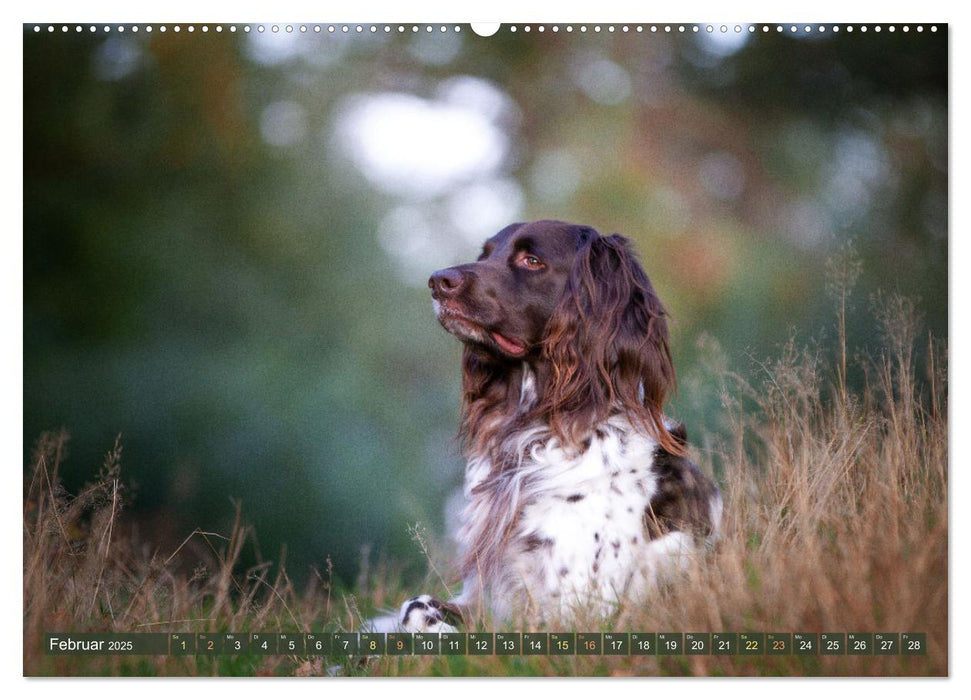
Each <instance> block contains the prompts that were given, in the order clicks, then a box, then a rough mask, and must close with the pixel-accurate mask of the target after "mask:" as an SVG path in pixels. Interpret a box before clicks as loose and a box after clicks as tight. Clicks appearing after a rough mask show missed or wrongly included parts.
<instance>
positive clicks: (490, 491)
mask: <svg viewBox="0 0 971 700" xmlns="http://www.w3.org/2000/svg"><path fill="white" fill-rule="evenodd" d="M428 286H429V287H430V289H431V295H432V299H433V307H434V310H435V313H436V315H437V317H438V320H439V322H440V323H441V325H442V326H443V327H444V328H445V329H446V330H447V331H449V332H450V333H452V334H453V335H454V336H456V337H457V338H458V339H459V340H460V341H462V343H463V345H464V348H463V355H462V402H461V404H462V408H461V428H460V431H459V434H460V436H461V438H462V440H463V444H464V447H465V451H466V453H467V457H468V462H467V466H466V469H465V484H464V496H465V499H466V505H465V509H464V512H463V514H462V525H461V529H460V531H459V533H458V542H459V550H460V555H461V560H460V562H459V564H458V568H459V569H460V572H461V578H462V581H463V588H462V593H461V595H460V596H458V597H457V598H456V599H454V600H452V601H449V602H447V603H446V602H442V601H439V600H436V599H435V598H432V597H431V596H428V595H422V596H418V597H416V598H411V599H409V600H407V601H405V603H404V604H403V605H402V606H401V609H400V610H399V613H398V615H397V619H396V620H395V621H394V624H395V628H396V629H399V630H403V631H411V632H445V631H454V630H455V629H456V625H457V624H460V623H461V621H462V619H463V617H464V618H466V619H468V618H469V616H470V613H471V612H472V611H474V610H479V611H482V610H487V611H490V612H491V613H492V615H493V618H494V620H495V621H497V622H502V621H511V620H513V619H518V620H529V621H531V622H536V623H537V624H539V623H542V622H545V623H549V622H552V621H555V620H558V621H562V622H565V623H568V622H569V621H570V620H575V619H588V618H589V616H590V615H596V616H598V617H601V618H606V617H607V616H609V615H611V614H612V613H613V612H614V611H616V610H617V607H618V605H619V604H620V603H622V602H624V601H637V600H640V599H643V598H644V596H645V595H646V594H647V593H648V591H650V590H651V589H652V587H654V586H656V585H657V583H658V582H659V581H660V580H662V579H663V578H664V577H665V576H668V575H670V574H672V573H676V572H677V571H678V570H679V569H680V568H681V565H683V564H684V563H685V562H686V561H687V560H688V559H690V557H692V556H694V555H695V554H696V553H697V552H699V551H700V550H701V549H702V547H703V545H704V543H705V542H710V541H712V540H713V538H714V537H715V535H716V534H717V529H718V525H719V521H720V519H721V514H722V500H721V496H720V494H719V491H718V489H717V488H716V487H715V485H714V484H713V483H712V481H711V480H710V479H708V478H707V477H706V476H705V475H703V474H702V473H701V472H700V471H699V470H698V468H697V467H696V466H695V465H694V464H692V463H691V462H690V461H689V460H688V459H687V458H686V457H685V450H686V433H685V430H684V427H683V426H682V425H678V424H676V423H674V422H673V421H671V420H669V419H668V418H666V417H665V415H664V413H663V406H664V403H665V399H666V397H667V395H668V393H669V392H670V391H671V390H672V389H673V387H674V384H675V371H674V366H673V363H672V360H671V355H670V351H669V347H668V330H667V321H666V318H667V315H666V312H665V310H664V307H663V306H662V304H661V302H660V300H659V299H658V297H657V294H656V293H655V291H654V288H653V287H652V285H651V283H650V281H649V279H648V277H647V275H646V274H645V273H644V271H643V269H642V268H641V266H640V264H639V263H638V262H637V259H636V258H635V255H634V253H633V252H632V250H631V245H630V243H629V242H628V241H627V240H626V239H625V238H623V237H621V236H619V235H612V236H603V235H601V234H599V233H598V232H597V231H596V230H594V229H593V228H591V227H589V226H580V225H574V224H568V223H564V222H560V221H550V220H543V221H535V222H531V223H516V224H512V225H510V226H507V227H506V228H504V229H502V230H501V231H499V233H497V234H496V235H495V236H493V237H492V238H490V239H489V240H488V241H486V243H485V245H484V247H483V249H482V254H481V255H480V256H479V258H478V260H477V261H476V262H473V263H469V264H465V265H458V266H456V267H450V268H447V269H444V270H440V271H438V272H435V273H434V274H433V275H432V276H431V278H430V279H429V281H428Z"/></svg>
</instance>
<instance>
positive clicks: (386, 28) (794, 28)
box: [34, 24, 937, 35]
mask: <svg viewBox="0 0 971 700" xmlns="http://www.w3.org/2000/svg"><path fill="white" fill-rule="evenodd" d="M759 28H761V31H762V32H763V33H769V32H772V31H775V32H776V33H783V32H787V33H789V34H804V35H805V34H811V33H820V34H822V33H825V32H832V33H839V32H840V31H841V30H844V31H846V32H853V31H860V32H868V31H871V30H872V31H874V32H878V33H879V32H881V31H883V30H884V29H886V31H888V32H891V33H893V32H896V31H897V30H898V29H899V30H900V31H901V32H905V33H906V32H910V31H911V27H910V25H906V24H905V25H902V26H900V27H898V26H896V25H889V26H886V27H883V26H882V25H874V26H867V25H860V26H858V27H855V26H854V25H846V26H845V27H842V28H841V27H840V26H839V25H835V24H834V25H832V26H830V27H826V26H824V25H815V26H813V25H808V24H807V25H802V26H800V25H795V24H791V25H781V24H777V25H768V24H763V25H758V26H757V25H754V24H750V25H747V26H746V27H745V28H744V29H743V27H742V26H741V25H738V24H736V25H734V26H728V25H724V24H723V25H718V26H715V25H711V24H707V25H698V24H691V25H684V24H679V25H670V24H664V25H656V24H652V25H647V26H645V25H640V24H638V25H633V26H631V25H627V24H624V25H620V26H616V25H612V24H611V25H606V26H601V25H599V24H598V25H593V26H592V27H587V25H579V26H577V27H574V26H573V25H570V24H568V25H565V26H562V27H561V26H560V25H556V24H554V25H551V26H549V27H546V26H545V25H538V26H535V27H534V26H532V25H524V26H522V27H521V29H522V31H524V32H527V33H528V32H531V31H537V32H540V33H543V32H546V31H547V29H548V30H549V31H551V32H554V33H556V32H560V31H565V32H567V33H570V32H573V31H579V32H580V33H584V32H587V31H590V30H591V29H592V30H593V31H594V32H595V33H596V32H603V31H606V32H608V33H614V32H618V31H619V32H621V33H628V32H632V31H633V32H637V33H643V32H645V31H648V32H651V33H657V32H664V33H669V34H670V33H673V32H677V33H682V34H684V33H687V32H691V33H694V34H697V33H700V32H707V33H709V34H713V33H715V32H718V33H722V34H726V33H729V32H734V33H736V34H740V33H742V32H743V31H748V32H749V33H750V34H754V33H755V32H757V31H759ZM44 29H45V28H44V27H41V26H40V25H36V24H35V25H34V32H35V33H40V32H42V31H44ZM72 29H73V30H74V31H75V32H78V33H80V32H83V31H84V30H85V27H83V26H81V25H80V24H78V25H73V26H70V25H66V24H62V25H53V24H49V25H47V26H46V30H47V31H48V32H50V33H53V32H56V31H58V30H60V31H61V32H63V33H66V32H70V31H71V30H72ZM99 29H100V30H101V31H104V32H112V31H114V32H118V33H124V32H126V31H130V32H132V33H138V32H139V31H144V32H147V33H151V32H153V31H156V30H157V31H159V32H162V33H165V32H167V31H169V30H171V31H173V32H175V33H179V32H181V31H183V29H184V30H185V31H187V32H189V33H190V34H191V33H194V32H195V31H196V30H197V29H198V31H200V32H202V33H204V34H205V33H208V32H209V31H210V29H211V30H212V31H215V32H217V33H219V32H222V31H229V32H236V31H242V32H245V33H248V32H251V31H254V30H255V31H257V32H260V33H262V32H265V31H270V32H273V33H278V32H281V31H283V32H286V33H293V32H300V33H302V34H306V33H307V32H313V33H315V34H320V33H321V32H328V33H330V34H334V33H343V34H350V33H356V34H363V33H365V32H367V33H371V34H377V33H378V32H382V31H383V32H384V33H386V34H390V33H391V32H394V31H397V32H398V33H404V32H408V31H410V32H412V33H417V32H420V31H425V32H427V33H431V32H434V31H436V30H437V31H439V32H442V33H444V32H448V31H454V32H461V31H462V28H461V27H460V26H458V25H455V26H453V27H451V28H450V27H447V26H445V25H438V26H433V25H423V26H419V25H416V24H413V25H408V26H406V25H403V24H399V25H396V26H392V25H390V24H385V25H382V26H379V25H375V24H371V25H362V24H356V25H351V24H329V25H319V24H314V25H307V24H298V25H293V24H286V25H278V24H273V25H269V26H265V25H262V24H260V25H256V26H255V27H254V26H250V25H248V24H246V25H242V26H241V27H237V26H236V25H234V24H231V25H229V26H228V27H223V26H222V25H219V24H217V25H215V26H214V27H210V26H209V25H206V24H203V25H201V26H198V27H197V26H196V25H192V24H190V25H185V26H183V25H178V24H176V25H172V26H171V27H168V26H166V25H164V24H163V25H160V26H158V27H153V26H152V25H145V26H142V27H139V26H138V25H131V26H128V27H126V26H125V25H115V26H111V25H107V24H106V25H104V26H101V27H99V26H96V25H93V24H92V25H88V26H87V30H88V31H89V32H97V31H98V30H99ZM913 29H914V30H915V31H917V32H923V31H924V29H925V28H924V26H923V25H917V26H915V27H913ZM929 29H930V31H932V32H936V31H937V26H936V25H931V26H930V27H929ZM507 30H508V31H509V32H513V33H515V32H517V31H519V30H520V27H519V26H517V25H515V24H514V25H510V26H509V27H507Z"/></svg>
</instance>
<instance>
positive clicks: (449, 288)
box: [428, 267, 467, 299]
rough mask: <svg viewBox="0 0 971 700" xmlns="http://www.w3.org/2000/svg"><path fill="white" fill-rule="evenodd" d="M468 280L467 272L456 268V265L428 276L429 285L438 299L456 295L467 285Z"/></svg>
mask: <svg viewBox="0 0 971 700" xmlns="http://www.w3.org/2000/svg"><path fill="white" fill-rule="evenodd" d="M466 282H467V278H466V276H465V273H463V272H462V271H461V270H456V269H455V268H454V267H449V268H447V269H445V270H439V271H438V272H436V273H435V274H433V275H432V276H431V277H429V278H428V286H429V288H430V289H431V290H432V296H433V297H435V298H436V299H437V298H439V297H453V296H455V295H456V294H458V293H459V292H460V291H461V290H462V287H464V286H465V285H466Z"/></svg>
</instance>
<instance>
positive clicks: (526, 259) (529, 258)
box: [516, 252, 546, 270]
mask: <svg viewBox="0 0 971 700" xmlns="http://www.w3.org/2000/svg"><path fill="white" fill-rule="evenodd" d="M516 264H517V265H519V266H520V267H525V268H526V269H527V270H542V269H543V268H544V267H546V265H545V264H544V263H543V261H542V260H540V259H539V258H537V257H536V256H535V255H530V254H529V253H526V252H522V253H520V254H519V256H518V257H517V258H516Z"/></svg>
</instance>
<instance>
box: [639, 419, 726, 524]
mask: <svg viewBox="0 0 971 700" xmlns="http://www.w3.org/2000/svg"><path fill="white" fill-rule="evenodd" d="M672 435H674V436H676V437H680V436H682V435H684V426H680V431H678V430H676V431H673V432H672ZM654 471H655V472H656V473H657V476H658V482H657V492H656V493H655V494H654V496H653V497H652V498H651V502H650V504H648V506H647V508H645V510H644V529H645V531H646V533H647V536H648V537H649V538H650V539H657V538H658V537H661V536H662V535H664V534H666V533H668V532H674V531H682V532H688V533H691V534H692V535H694V536H695V537H697V538H703V537H706V536H707V535H710V534H711V532H712V530H713V529H714V523H713V522H712V513H711V500H712V498H714V496H715V494H716V493H717V490H716V489H715V486H714V484H712V483H711V481H710V480H709V479H708V478H707V477H706V476H705V475H704V474H702V473H701V472H700V471H699V470H698V468H697V467H696V466H695V465H694V464H692V463H691V462H690V461H688V460H687V459H685V458H684V457H681V456H677V455H672V454H671V453H669V452H666V451H665V450H663V449H661V448H658V449H657V450H656V451H655V454H654Z"/></svg>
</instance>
